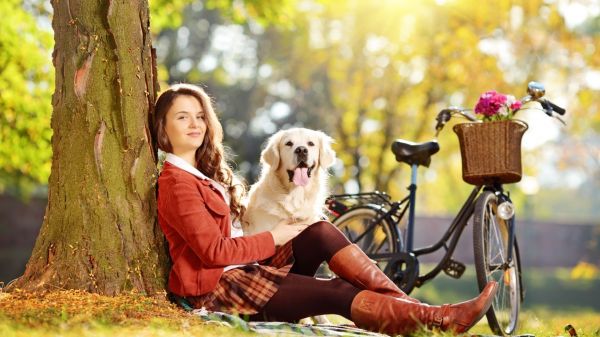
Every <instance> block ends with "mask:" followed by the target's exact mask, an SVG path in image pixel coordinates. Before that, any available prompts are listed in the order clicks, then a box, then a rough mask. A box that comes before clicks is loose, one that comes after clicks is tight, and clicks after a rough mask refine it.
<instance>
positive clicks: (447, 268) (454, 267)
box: [444, 259, 467, 279]
mask: <svg viewBox="0 0 600 337" xmlns="http://www.w3.org/2000/svg"><path fill="white" fill-rule="evenodd" d="M465 269H467V267H466V266H465V264H464V263H462V262H458V261H456V260H452V259H449V260H448V261H447V262H446V264H445V265H444V273H446V275H448V276H450V277H453V278H456V279H458V278H460V277H461V276H462V275H463V273H464V272H465Z"/></svg>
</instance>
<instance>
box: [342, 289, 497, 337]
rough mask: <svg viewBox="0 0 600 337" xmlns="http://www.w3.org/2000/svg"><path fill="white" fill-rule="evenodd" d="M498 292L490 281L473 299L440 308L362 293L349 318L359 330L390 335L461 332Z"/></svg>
mask: <svg viewBox="0 0 600 337" xmlns="http://www.w3.org/2000/svg"><path fill="white" fill-rule="evenodd" d="M497 289H498V284H497V283H496V282H494V281H491V282H489V283H488V284H487V285H486V287H485V288H484V289H483V291H482V292H481V294H479V296H477V297H476V298H474V299H472V300H469V301H466V302H461V303H458V304H445V305H442V306H433V305H427V304H423V303H412V302H408V301H405V300H402V299H398V298H393V297H389V296H385V295H381V294H378V293H375V292H372V291H369V290H364V291H361V292H360V293H358V295H356V297H355V298H354V300H353V301H352V307H351V317H352V320H353V321H354V323H356V325H357V326H358V327H360V328H363V329H368V330H371V331H377V332H383V333H386V334H389V335H396V334H402V335H405V334H409V333H412V332H415V331H417V330H418V329H419V328H421V327H426V328H428V329H433V328H438V329H440V330H442V331H453V332H454V333H463V332H465V331H467V330H469V329H470V328H471V327H472V326H473V325H475V323H477V322H478V321H479V320H480V319H481V318H482V317H483V315H484V314H485V313H486V312H487V311H488V309H489V308H490V306H491V305H492V300H493V299H494V295H495V294H496V291H497Z"/></svg>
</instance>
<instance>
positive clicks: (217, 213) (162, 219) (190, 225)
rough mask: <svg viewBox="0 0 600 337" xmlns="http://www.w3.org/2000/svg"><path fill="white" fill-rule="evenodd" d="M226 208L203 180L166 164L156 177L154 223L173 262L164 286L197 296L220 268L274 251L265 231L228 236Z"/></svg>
mask: <svg viewBox="0 0 600 337" xmlns="http://www.w3.org/2000/svg"><path fill="white" fill-rule="evenodd" d="M229 217H230V210H229V207H228V206H227V204H226V203H225V201H224V200H223V197H222V196H221V194H220V193H219V192H218V191H217V190H216V189H215V188H214V187H213V186H212V185H211V184H210V181H209V180H204V179H201V178H199V177H196V176H195V175H193V174H191V173H189V172H186V171H184V170H182V169H180V168H178V167H177V166H175V165H172V164H170V163H169V162H165V165H164V168H163V171H162V173H161V174H160V177H159V178H158V222H159V224H160V227H161V228H162V230H163V232H164V233H165V236H166V237H167V241H168V242H169V253H170V255H171V260H172V261H173V265H172V268H171V272H170V274H169V290H170V291H171V292H173V293H175V294H177V295H180V296H197V295H202V294H206V293H209V292H211V291H212V290H214V289H215V287H216V286H217V283H218V282H219V278H220V277H221V274H222V273H223V267H226V266H228V265H232V264H245V263H251V262H255V261H259V260H263V259H266V258H268V257H270V256H272V255H273V254H274V253H275V243H274V241H273V236H272V235H271V233H269V232H264V233H260V234H257V235H252V236H244V237H237V238H231V237H230V236H231V225H230V220H229Z"/></svg>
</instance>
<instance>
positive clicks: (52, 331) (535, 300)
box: [0, 267, 600, 337]
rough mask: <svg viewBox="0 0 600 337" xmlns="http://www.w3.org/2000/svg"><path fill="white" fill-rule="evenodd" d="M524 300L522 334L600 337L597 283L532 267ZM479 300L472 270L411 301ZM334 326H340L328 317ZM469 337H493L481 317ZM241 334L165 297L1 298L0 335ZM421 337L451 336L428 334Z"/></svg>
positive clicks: (440, 279) (418, 292) (76, 295)
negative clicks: (571, 333) (573, 331)
mask: <svg viewBox="0 0 600 337" xmlns="http://www.w3.org/2000/svg"><path fill="white" fill-rule="evenodd" d="M525 283H526V286H527V295H526V299H525V303H524V305H523V310H522V311H521V315H520V326H519V331H518V332H519V333H520V334H532V335H535V336H539V337H542V336H543V337H546V336H568V334H567V333H566V332H565V331H564V326H565V325H567V324H571V325H573V326H574V327H575V329H576V330H577V333H578V335H579V337H600V309H599V305H600V304H599V303H598V302H600V301H598V299H600V280H599V279H592V280H572V279H571V278H570V276H569V273H568V271H567V270H563V269H559V270H543V269H537V270H536V269H531V270H528V271H527V273H526V274H525ZM476 294H477V291H476V285H475V282H474V271H473V268H471V267H469V268H467V271H466V273H465V275H463V278H461V279H460V280H454V279H451V278H449V277H447V276H445V275H440V276H439V277H437V278H436V279H435V280H433V281H432V282H431V283H428V284H426V285H425V286H423V287H422V288H419V289H416V290H415V291H414V292H413V293H412V295H414V296H415V297H417V298H419V299H421V300H423V301H425V302H428V303H431V304H441V303H448V302H458V301H462V300H465V299H468V298H471V297H473V296H475V295H476ZM332 319H333V320H334V321H337V322H342V321H344V320H343V319H342V318H341V317H337V316H335V317H332ZM470 334H481V335H491V334H492V332H491V330H490V329H489V327H488V326H487V323H486V322H485V319H484V320H482V321H481V322H480V323H479V324H477V325H476V326H475V327H474V328H473V329H472V330H471V331H470ZM250 335H256V334H252V333H249V332H245V331H242V330H240V329H232V328H227V327H222V326H215V325H207V324H204V323H202V322H201V321H200V320H199V319H198V318H197V317H195V316H192V315H190V314H188V313H186V312H184V311H182V310H180V309H179V308H176V307H175V306H173V305H172V304H170V303H168V302H167V301H166V300H164V299H163V298H149V297H144V296H141V295H139V294H129V295H123V296H119V297H106V296H99V295H94V294H88V293H84V292H77V291H69V292H60V293H49V294H44V295H34V294H27V293H13V294H8V295H7V294H2V293H1V292H0V337H21V336H33V337H37V336H40V337H42V336H44V337H46V336H64V337H79V336H84V337H86V336H107V337H117V336H140V337H141V336H161V337H162V336H164V337H176V336H177V337H179V336H203V337H204V336H206V337H228V336H250ZM416 336H417V337H421V336H448V334H439V333H433V332H423V333H418V334H416Z"/></svg>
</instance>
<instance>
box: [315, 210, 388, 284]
mask: <svg viewBox="0 0 600 337" xmlns="http://www.w3.org/2000/svg"><path fill="white" fill-rule="evenodd" d="M382 214H385V211H384V210H383V209H382V208H381V207H379V206H376V205H370V204H366V205H360V206H356V207H353V208H351V209H349V210H347V211H345V212H344V213H342V214H340V215H339V216H337V217H335V218H334V219H332V220H331V222H332V223H333V224H334V225H335V226H336V227H337V228H338V229H340V231H341V232H342V233H343V234H344V235H345V236H346V237H347V238H348V240H350V241H351V242H353V243H356V244H357V245H358V246H359V247H360V248H361V249H362V250H363V251H364V252H365V253H366V254H367V255H368V254H375V253H378V252H379V253H396V252H397V251H398V249H397V247H396V246H397V245H396V244H394V243H395V242H397V240H398V233H397V231H396V228H395V227H394V226H393V225H392V224H390V223H389V222H388V221H387V220H386V219H383V220H382V223H383V224H384V225H383V233H384V234H385V238H384V239H385V240H386V241H387V246H385V247H392V248H391V249H387V250H386V248H384V249H383V250H382V249H373V247H374V245H369V244H368V242H367V241H363V242H354V241H355V240H354V239H355V238H356V237H357V235H356V234H353V233H352V232H351V231H349V227H353V226H354V227H355V232H356V233H357V232H358V229H359V228H358V227H359V226H361V227H362V226H365V225H366V222H365V221H366V220H369V219H375V218H376V217H378V216H380V215H382ZM353 224H354V225H353ZM379 226H381V225H379ZM379 226H378V227H379ZM364 228H366V226H365V227H364ZM376 232H377V233H381V231H380V230H377V229H376ZM379 267H380V268H381V269H382V270H383V269H384V267H385V266H381V265H379ZM316 276H317V277H321V278H331V277H333V273H332V272H331V271H330V270H329V268H328V267H327V264H326V263H323V264H322V265H321V266H320V267H319V269H318V270H317V273H316Z"/></svg>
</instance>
